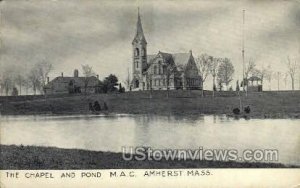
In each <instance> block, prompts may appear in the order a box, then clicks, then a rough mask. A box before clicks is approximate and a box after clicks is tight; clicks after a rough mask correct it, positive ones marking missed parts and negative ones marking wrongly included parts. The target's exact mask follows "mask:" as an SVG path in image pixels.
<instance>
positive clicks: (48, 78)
mask: <svg viewBox="0 0 300 188" xmlns="http://www.w3.org/2000/svg"><path fill="white" fill-rule="evenodd" d="M47 84H49V76H48V77H47Z"/></svg>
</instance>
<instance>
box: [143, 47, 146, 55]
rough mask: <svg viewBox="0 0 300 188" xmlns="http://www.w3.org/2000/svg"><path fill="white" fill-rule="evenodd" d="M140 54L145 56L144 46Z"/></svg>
mask: <svg viewBox="0 0 300 188" xmlns="http://www.w3.org/2000/svg"><path fill="white" fill-rule="evenodd" d="M142 56H146V49H145V48H143V49H142Z"/></svg>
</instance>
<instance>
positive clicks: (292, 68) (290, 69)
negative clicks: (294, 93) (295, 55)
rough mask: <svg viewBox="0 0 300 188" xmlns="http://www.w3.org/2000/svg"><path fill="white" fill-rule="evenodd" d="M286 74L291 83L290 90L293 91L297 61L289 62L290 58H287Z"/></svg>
mask: <svg viewBox="0 0 300 188" xmlns="http://www.w3.org/2000/svg"><path fill="white" fill-rule="evenodd" d="M287 68H288V74H289V76H290V78H291V81H292V90H295V75H296V70H297V61H296V60H295V61H291V59H290V57H289V56H288V57H287Z"/></svg>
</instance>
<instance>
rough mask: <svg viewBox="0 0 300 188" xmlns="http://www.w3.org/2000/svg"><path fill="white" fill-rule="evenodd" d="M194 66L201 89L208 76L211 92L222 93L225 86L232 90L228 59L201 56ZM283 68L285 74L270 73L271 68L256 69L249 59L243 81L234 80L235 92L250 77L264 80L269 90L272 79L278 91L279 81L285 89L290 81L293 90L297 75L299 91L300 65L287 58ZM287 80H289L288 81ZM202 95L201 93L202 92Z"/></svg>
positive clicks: (244, 86) (232, 69) (233, 70)
mask: <svg viewBox="0 0 300 188" xmlns="http://www.w3.org/2000/svg"><path fill="white" fill-rule="evenodd" d="M195 61H196V64H197V66H198V70H199V74H200V76H201V77H202V88H203V86H204V83H205V81H206V80H207V78H208V76H211V77H212V82H213V85H212V90H213V91H217V90H219V91H222V90H223V89H224V88H223V86H226V88H227V90H233V87H232V84H231V83H232V81H233V76H234V72H235V68H234V66H233V64H232V62H231V60H230V59H229V58H216V57H213V56H211V55H208V54H202V55H200V56H198V57H197V58H196V59H195ZM284 68H286V72H280V71H272V67H271V66H270V65H268V66H267V67H264V66H262V67H260V68H259V67H258V66H257V64H256V63H255V61H254V60H253V59H250V60H249V61H248V62H247V63H245V69H244V79H245V80H241V82H239V80H236V89H235V90H236V91H239V90H240V87H242V88H243V89H244V88H247V87H248V79H249V78H250V77H257V78H259V79H260V80H261V84H263V82H264V80H267V81H268V82H269V90H271V83H272V80H273V79H276V81H277V89H278V90H280V81H284V83H285V88H287V82H288V80H290V82H291V89H292V90H295V80H296V75H297V73H299V89H300V72H299V70H300V65H299V63H298V62H297V60H296V58H294V59H293V60H292V59H291V58H290V57H289V56H288V57H287V59H286V62H285V63H284ZM288 78H289V79H288ZM202 93H203V92H202Z"/></svg>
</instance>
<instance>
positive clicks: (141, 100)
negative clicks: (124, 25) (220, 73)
mask: <svg viewBox="0 0 300 188" xmlns="http://www.w3.org/2000/svg"><path fill="white" fill-rule="evenodd" d="M149 97H150V94H149V92H130V93H124V94H98V95H88V96H85V95H76V96H70V95H67V96H63V97H51V98H48V99H44V98H41V99H35V100H27V101H24V100H21V101H9V102H2V108H1V112H2V114H41V113H43V114H45V113H52V114H70V113H72V114H76V113H81V114H85V113H89V111H88V103H89V102H94V101H96V100H97V101H99V102H100V104H101V106H102V107H103V103H104V102H105V103H106V104H107V106H108V108H109V109H108V111H107V112H113V113H132V114H137V113H138V114H149V113H150V114H191V113H193V114H198V113H207V114H230V113H231V112H232V109H233V108H235V107H239V97H237V96H236V94H235V93H231V94H228V95H224V96H218V97H215V98H212V97H211V96H207V97H204V98H202V97H201V94H200V91H191V92H190V91H171V92H170V96H169V98H167V93H166V91H156V92H153V94H152V98H149ZM241 99H242V103H243V105H244V106H246V105H250V107H251V116H254V117H296V118H299V117H300V92H264V93H252V94H249V95H248V97H245V96H243V97H241Z"/></svg>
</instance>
